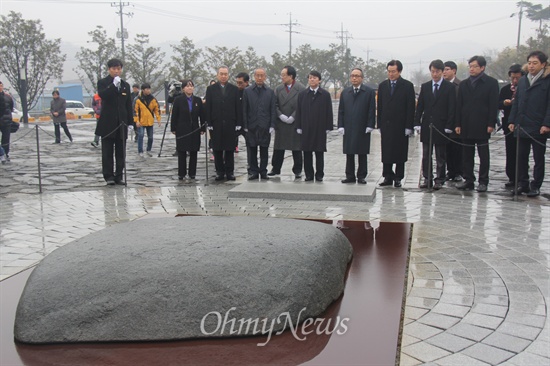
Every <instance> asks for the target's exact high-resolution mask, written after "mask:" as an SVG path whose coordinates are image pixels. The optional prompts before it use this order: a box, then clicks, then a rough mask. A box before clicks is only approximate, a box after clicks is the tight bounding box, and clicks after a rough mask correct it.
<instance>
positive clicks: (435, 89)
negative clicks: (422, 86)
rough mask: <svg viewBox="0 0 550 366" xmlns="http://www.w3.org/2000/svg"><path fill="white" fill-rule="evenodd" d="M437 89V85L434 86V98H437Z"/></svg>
mask: <svg viewBox="0 0 550 366" xmlns="http://www.w3.org/2000/svg"><path fill="white" fill-rule="evenodd" d="M438 88H439V84H435V85H434V97H437V90H438Z"/></svg>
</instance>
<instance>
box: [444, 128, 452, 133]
mask: <svg viewBox="0 0 550 366" xmlns="http://www.w3.org/2000/svg"><path fill="white" fill-rule="evenodd" d="M445 133H453V131H452V130H449V129H448V128H446V129H445Z"/></svg>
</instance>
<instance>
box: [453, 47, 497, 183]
mask: <svg viewBox="0 0 550 366" xmlns="http://www.w3.org/2000/svg"><path fill="white" fill-rule="evenodd" d="M486 65H487V61H486V60H485V58H484V57H483V56H474V57H472V58H471V59H470V60H469V61H468V67H469V70H470V77H469V78H468V79H466V80H463V81H461V82H460V85H459V87H458V100H457V107H456V128H455V132H456V133H457V134H458V135H460V137H461V138H462V142H463V144H464V145H463V147H462V159H463V160H462V169H463V176H464V182H463V183H462V184H459V185H458V186H456V188H458V189H460V190H472V189H474V182H475V180H476V177H475V175H474V155H475V146H476V145H477V152H478V155H479V185H478V186H477V191H478V192H486V191H487V184H489V138H490V137H491V133H492V132H493V131H494V129H495V124H496V120H497V116H498V81H497V80H496V79H494V78H492V77H490V76H488V75H486V74H485V66H486Z"/></svg>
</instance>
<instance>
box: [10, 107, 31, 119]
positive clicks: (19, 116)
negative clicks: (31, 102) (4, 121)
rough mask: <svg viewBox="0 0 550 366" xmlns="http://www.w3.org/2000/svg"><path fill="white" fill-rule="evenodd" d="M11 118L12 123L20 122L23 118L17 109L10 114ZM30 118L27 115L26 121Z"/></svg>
mask: <svg viewBox="0 0 550 366" xmlns="http://www.w3.org/2000/svg"><path fill="white" fill-rule="evenodd" d="M11 118H12V119H13V120H14V121H17V122H19V121H21V119H22V118H23V112H21V111H20V110H19V109H15V108H14V109H13V112H11ZM30 118H31V115H30V114H28V113H27V120H28V119H30Z"/></svg>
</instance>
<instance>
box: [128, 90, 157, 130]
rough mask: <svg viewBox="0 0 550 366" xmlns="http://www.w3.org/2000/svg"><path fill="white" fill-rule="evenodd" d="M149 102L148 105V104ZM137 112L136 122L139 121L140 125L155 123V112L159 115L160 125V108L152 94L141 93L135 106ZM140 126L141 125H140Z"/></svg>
mask: <svg viewBox="0 0 550 366" xmlns="http://www.w3.org/2000/svg"><path fill="white" fill-rule="evenodd" d="M147 102H148V105H147ZM134 109H135V111H136V114H135V116H134V122H135V123H136V124H137V123H139V125H140V126H143V127H149V126H152V125H154V124H155V119H154V118H153V114H154V115H155V116H156V117H157V121H158V123H159V126H160V124H161V121H160V108H159V104H158V102H157V100H156V99H155V97H153V96H152V95H150V96H145V95H142V94H141V93H140V94H139V95H138V97H137V98H136V104H135V106H134ZM138 127H139V126H138Z"/></svg>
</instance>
